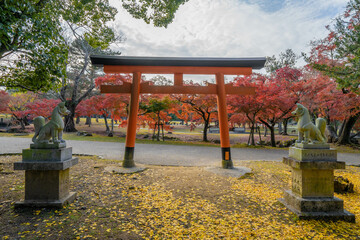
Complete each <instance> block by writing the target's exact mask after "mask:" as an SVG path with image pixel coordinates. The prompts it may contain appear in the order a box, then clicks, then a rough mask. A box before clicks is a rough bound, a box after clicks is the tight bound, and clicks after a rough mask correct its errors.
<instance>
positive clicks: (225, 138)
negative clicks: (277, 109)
mask: <svg viewBox="0 0 360 240" xmlns="http://www.w3.org/2000/svg"><path fill="white" fill-rule="evenodd" d="M90 58H91V61H92V64H93V65H100V66H103V67H104V72H105V73H132V74H133V82H132V83H125V82H124V84H123V85H101V86H100V90H101V93H122V94H131V96H130V112H129V116H128V127H127V133H126V143H125V156H124V162H123V167H127V168H130V167H134V166H135V162H134V150H135V138H136V120H137V114H138V109H139V96H140V94H141V93H156V94H216V95H217V105H218V113H219V114H218V115H219V126H220V144H221V150H222V166H223V168H233V163H232V160H231V152H230V138H229V126H228V115H227V108H226V106H227V105H226V95H227V94H238V95H247V94H255V88H250V87H234V86H232V84H225V83H224V75H250V74H251V73H252V69H261V68H263V67H264V64H265V61H266V59H265V58H165V57H122V56H91V57H90ZM142 74H174V85H173V86H154V85H151V84H150V83H149V82H145V83H140V80H141V75H142ZM183 74H213V75H215V76H216V84H209V85H208V86H184V85H183Z"/></svg>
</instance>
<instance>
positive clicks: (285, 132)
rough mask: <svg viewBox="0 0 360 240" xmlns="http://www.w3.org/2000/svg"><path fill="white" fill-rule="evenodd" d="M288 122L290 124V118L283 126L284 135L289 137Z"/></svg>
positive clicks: (285, 120)
mask: <svg viewBox="0 0 360 240" xmlns="http://www.w3.org/2000/svg"><path fill="white" fill-rule="evenodd" d="M288 122H289V119H288V118H286V119H284V121H283V125H284V130H283V135H288V132H287V131H288V128H287V126H288Z"/></svg>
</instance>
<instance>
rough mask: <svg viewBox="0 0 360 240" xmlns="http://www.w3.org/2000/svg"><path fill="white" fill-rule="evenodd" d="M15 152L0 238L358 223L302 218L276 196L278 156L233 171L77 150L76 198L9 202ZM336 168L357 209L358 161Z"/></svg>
mask: <svg viewBox="0 0 360 240" xmlns="http://www.w3.org/2000/svg"><path fill="white" fill-rule="evenodd" d="M20 160H21V156H1V157H0V162H1V163H2V165H1V167H2V168H3V170H2V171H1V173H0V185H1V189H2V191H1V192H0V222H1V223H2V224H1V225H0V236H2V239H359V236H360V224H359V221H358V222H357V223H347V222H343V221H338V222H324V221H315V220H312V221H303V220H299V219H298V218H297V217H296V215H294V214H292V213H291V212H290V211H289V210H287V209H286V208H285V207H284V206H282V205H281V204H280V203H279V202H278V199H279V198H281V197H282V194H283V190H284V189H289V188H290V184H291V183H290V177H291V176H290V174H291V172H290V168H289V167H287V166H285V165H284V164H282V163H281V162H263V161H244V162H242V166H245V167H248V168H251V169H252V173H251V174H247V175H245V176H243V177H241V178H234V177H224V176H221V175H216V174H214V173H211V172H209V171H207V170H206V167H164V166H147V167H148V168H147V169H146V170H145V171H143V172H140V173H136V174H124V175H120V174H115V173H111V172H108V171H106V168H107V167H108V166H111V165H114V164H115V165H118V164H120V162H119V161H114V160H106V159H99V158H97V157H81V158H80V161H79V164H78V165H76V166H74V167H73V168H72V169H71V173H70V174H71V191H75V192H77V199H76V200H75V202H73V203H72V204H70V205H68V206H66V207H65V208H63V209H22V210H16V209H14V205H13V204H14V202H15V201H18V200H20V199H22V198H23V196H24V173H23V171H13V170H12V166H13V163H14V162H16V161H20ZM335 174H336V175H341V176H344V177H347V178H349V179H351V181H352V182H353V183H354V184H355V192H354V193H347V194H340V195H339V194H336V196H337V197H339V198H341V199H343V200H344V204H345V209H347V210H348V211H350V212H352V213H354V214H355V215H356V217H357V219H359V217H360V201H359V193H360V169H359V168H358V167H351V166H349V167H347V168H346V170H336V171H335Z"/></svg>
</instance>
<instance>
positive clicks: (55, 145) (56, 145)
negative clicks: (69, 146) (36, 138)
mask: <svg viewBox="0 0 360 240" xmlns="http://www.w3.org/2000/svg"><path fill="white" fill-rule="evenodd" d="M65 147H66V142H57V143H53V142H49V143H31V144H30V148H31V149H57V148H65Z"/></svg>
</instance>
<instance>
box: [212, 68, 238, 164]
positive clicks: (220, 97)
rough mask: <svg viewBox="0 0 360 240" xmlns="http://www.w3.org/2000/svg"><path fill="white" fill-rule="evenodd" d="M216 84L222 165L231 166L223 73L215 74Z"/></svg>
mask: <svg viewBox="0 0 360 240" xmlns="http://www.w3.org/2000/svg"><path fill="white" fill-rule="evenodd" d="M216 84H217V105H218V115H219V126H220V145H221V155H222V167H223V168H233V167H234V166H233V162H232V160H231V152H230V136H229V125H228V115H227V109H226V108H227V105H226V92H225V83H224V74H222V73H217V74H216Z"/></svg>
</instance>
